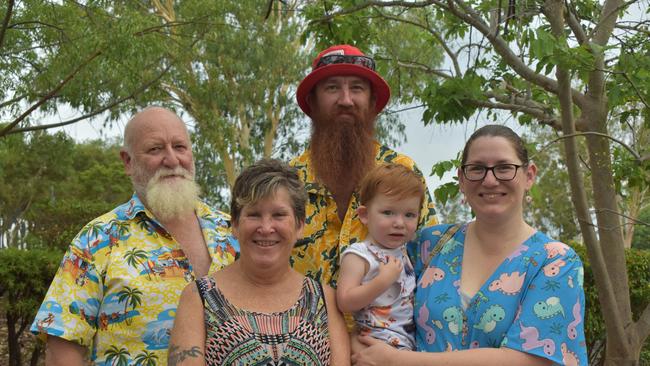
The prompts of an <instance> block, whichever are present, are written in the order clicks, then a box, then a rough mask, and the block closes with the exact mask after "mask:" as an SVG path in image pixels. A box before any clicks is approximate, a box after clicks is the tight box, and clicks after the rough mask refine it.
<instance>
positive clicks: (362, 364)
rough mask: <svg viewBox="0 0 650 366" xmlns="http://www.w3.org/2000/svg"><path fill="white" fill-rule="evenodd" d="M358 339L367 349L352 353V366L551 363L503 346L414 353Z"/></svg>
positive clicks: (531, 365)
mask: <svg viewBox="0 0 650 366" xmlns="http://www.w3.org/2000/svg"><path fill="white" fill-rule="evenodd" d="M359 341H361V343H364V344H366V345H368V348H366V349H364V350H362V351H360V352H359V353H356V354H354V355H352V363H353V364H354V365H356V366H378V365H382V366H393V365H395V366H410V365H414V366H421V365H435V366H456V365H458V366H474V365H476V366H492V365H494V366H501V365H521V366H549V365H551V361H550V360H547V359H544V358H541V357H537V356H533V355H529V354H527V353H524V352H520V351H516V350H513V349H509V348H505V347H501V348H475V349H469V350H463V351H452V352H415V351H405V350H398V349H396V348H393V347H391V346H389V345H387V344H386V343H384V342H382V341H380V340H378V339H375V338H372V337H359Z"/></svg>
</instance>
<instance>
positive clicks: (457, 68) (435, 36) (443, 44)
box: [378, 10, 462, 76]
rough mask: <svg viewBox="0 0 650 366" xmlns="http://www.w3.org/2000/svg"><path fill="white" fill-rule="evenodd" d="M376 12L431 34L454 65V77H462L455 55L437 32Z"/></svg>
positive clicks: (416, 23)
mask: <svg viewBox="0 0 650 366" xmlns="http://www.w3.org/2000/svg"><path fill="white" fill-rule="evenodd" d="M378 12H379V14H380V15H381V16H382V17H383V18H385V19H388V20H393V21H396V22H401V23H406V24H411V25H413V26H415V27H418V28H421V29H424V30H425V31H427V32H429V34H431V35H432V36H433V38H434V39H435V40H436V41H437V43H438V44H439V45H440V46H441V47H442V49H444V50H445V53H447V55H448V56H449V58H450V59H451V62H452V64H453V65H454V71H455V72H456V76H461V75H462V72H461V70H460V65H459V64H458V55H457V54H456V53H454V51H452V50H451V48H449V45H447V42H445V40H444V38H443V37H442V36H441V35H440V33H439V32H437V31H436V30H434V29H432V28H430V27H428V26H425V25H424V24H420V23H418V22H414V21H412V20H408V19H403V18H399V17H393V16H390V15H386V14H384V13H382V12H381V11H379V10H378Z"/></svg>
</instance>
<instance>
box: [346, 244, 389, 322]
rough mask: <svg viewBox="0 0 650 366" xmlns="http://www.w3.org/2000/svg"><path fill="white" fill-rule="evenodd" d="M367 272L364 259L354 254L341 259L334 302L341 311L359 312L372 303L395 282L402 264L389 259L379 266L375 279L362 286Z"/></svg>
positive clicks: (366, 264)
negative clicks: (335, 301)
mask: <svg viewBox="0 0 650 366" xmlns="http://www.w3.org/2000/svg"><path fill="white" fill-rule="evenodd" d="M367 272H368V262H366V260H365V259H363V258H361V257H360V256H358V255H356V254H354V253H350V254H348V255H345V256H344V257H343V260H342V261H341V272H340V274H339V279H338V286H337V290H336V300H337V302H338V307H339V309H340V310H341V311H343V312H346V313H349V312H354V311H359V310H361V309H363V308H364V307H366V306H368V305H369V304H370V303H372V302H373V301H374V300H375V299H376V298H377V297H378V296H379V295H381V294H382V293H383V292H384V291H386V290H387V289H388V287H390V285H391V284H392V283H393V282H395V281H397V279H398V278H399V275H400V274H401V273H402V262H401V261H399V260H397V259H395V258H392V257H391V258H389V260H388V263H386V264H383V263H380V264H379V273H378V274H377V276H376V277H375V278H373V279H372V280H370V281H368V282H366V283H364V284H362V283H361V281H362V280H363V277H364V276H365V275H366V273H367Z"/></svg>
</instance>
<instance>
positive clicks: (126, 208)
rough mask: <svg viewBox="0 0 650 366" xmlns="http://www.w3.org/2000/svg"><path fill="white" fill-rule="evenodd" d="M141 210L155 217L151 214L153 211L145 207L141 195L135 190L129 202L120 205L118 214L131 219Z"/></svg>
mask: <svg viewBox="0 0 650 366" xmlns="http://www.w3.org/2000/svg"><path fill="white" fill-rule="evenodd" d="M140 212H144V213H145V215H147V216H149V217H153V214H151V212H149V210H147V208H146V207H144V204H143V203H142V201H141V200H140V197H138V194H137V193H135V192H134V193H133V195H132V196H131V199H130V200H129V202H127V203H125V204H123V205H122V206H120V207H118V209H117V216H118V217H124V218H126V219H128V220H131V219H133V218H134V217H135V216H136V215H137V214H139V213H140Z"/></svg>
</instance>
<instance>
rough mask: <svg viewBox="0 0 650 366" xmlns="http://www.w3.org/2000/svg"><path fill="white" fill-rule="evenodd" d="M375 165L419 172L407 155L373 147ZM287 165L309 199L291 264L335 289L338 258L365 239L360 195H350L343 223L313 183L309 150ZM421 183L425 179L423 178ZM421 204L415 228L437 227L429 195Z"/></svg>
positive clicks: (322, 190) (320, 187)
mask: <svg viewBox="0 0 650 366" xmlns="http://www.w3.org/2000/svg"><path fill="white" fill-rule="evenodd" d="M375 145H376V151H377V153H376V156H375V161H376V163H377V164H382V163H395V164H402V165H404V166H406V167H409V168H411V169H413V170H414V171H415V172H417V173H418V174H419V175H422V172H420V170H419V169H418V168H417V167H416V166H415V162H414V161H413V160H412V159H411V158H409V157H408V156H406V155H402V154H399V153H397V152H395V151H393V150H391V149H389V148H388V147H385V146H383V145H380V144H378V143H375ZM290 165H292V166H294V167H296V169H298V176H299V177H300V179H301V180H302V181H303V183H304V184H305V189H306V190H307V193H308V195H309V199H308V202H307V218H306V220H305V228H304V232H303V235H304V238H302V239H300V240H298V242H297V243H296V246H295V247H294V248H293V252H292V255H291V263H292V266H293V268H295V269H296V270H298V271H299V272H301V273H303V274H305V275H308V276H310V277H312V278H314V279H316V280H318V281H321V282H323V283H327V284H329V285H330V286H332V287H336V280H337V278H338V272H339V256H340V254H341V253H342V252H343V251H344V250H345V248H347V247H348V246H349V245H350V244H353V243H356V242H360V241H362V240H364V239H365V237H366V234H367V233H368V230H367V229H366V227H365V225H363V224H362V223H361V221H360V220H359V219H358V216H357V207H358V206H359V194H358V192H357V191H355V192H353V194H352V199H351V200H350V204H349V206H348V209H347V211H346V213H345V218H344V219H343V222H341V220H340V219H339V217H338V214H337V208H336V201H334V197H333V196H332V194H331V193H330V192H329V191H328V190H327V188H325V186H323V185H321V184H320V183H318V182H317V181H316V177H315V173H314V171H313V169H312V166H311V157H310V154H309V150H307V151H305V152H304V153H303V154H302V155H300V156H298V157H296V158H294V159H293V160H292V161H291V162H290ZM422 181H423V182H424V177H423V178H422ZM425 193H426V199H425V201H424V202H423V203H422V210H421V212H420V221H419V225H418V228H422V227H424V226H430V225H435V224H437V219H436V211H435V209H434V206H433V201H432V200H431V195H430V194H429V191H428V190H427V191H426V192H425Z"/></svg>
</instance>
